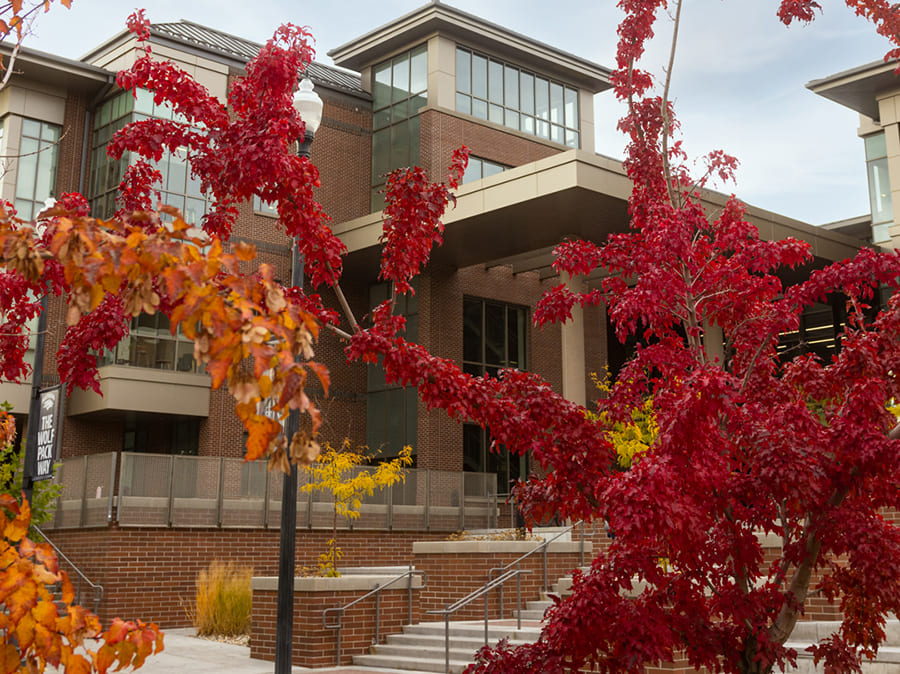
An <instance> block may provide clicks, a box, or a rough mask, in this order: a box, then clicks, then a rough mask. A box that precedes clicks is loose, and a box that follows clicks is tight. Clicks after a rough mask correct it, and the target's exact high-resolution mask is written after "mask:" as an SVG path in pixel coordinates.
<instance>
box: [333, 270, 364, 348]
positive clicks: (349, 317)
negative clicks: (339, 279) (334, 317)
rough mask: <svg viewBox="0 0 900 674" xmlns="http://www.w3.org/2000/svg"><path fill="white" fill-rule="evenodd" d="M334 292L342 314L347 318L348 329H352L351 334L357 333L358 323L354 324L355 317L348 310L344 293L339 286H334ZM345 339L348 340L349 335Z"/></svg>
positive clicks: (350, 310)
mask: <svg viewBox="0 0 900 674" xmlns="http://www.w3.org/2000/svg"><path fill="white" fill-rule="evenodd" d="M334 292H335V293H336V294H337V298H338V302H339V303H340V305H341V310H342V311H343V312H344V315H345V316H346V317H347V321H348V322H349V323H350V327H351V328H352V329H353V332H359V323H357V322H356V316H354V315H353V310H352V309H351V308H350V303H349V302H347V298H346V297H345V296H344V291H343V290H341V284H340V283H335V284H334ZM347 338H348V339H349V338H350V335H347Z"/></svg>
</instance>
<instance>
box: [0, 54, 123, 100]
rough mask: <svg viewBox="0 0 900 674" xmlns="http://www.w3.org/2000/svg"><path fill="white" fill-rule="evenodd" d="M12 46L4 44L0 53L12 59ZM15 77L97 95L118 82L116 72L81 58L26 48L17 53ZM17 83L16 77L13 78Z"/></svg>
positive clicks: (5, 57) (5, 58) (6, 58)
mask: <svg viewBox="0 0 900 674" xmlns="http://www.w3.org/2000/svg"><path fill="white" fill-rule="evenodd" d="M11 54H12V47H11V46H10V45H8V44H0V55H2V56H3V58H4V60H6V61H8V59H9V57H10V55H11ZM13 69H14V73H13V75H14V77H16V78H21V79H26V80H34V81H37V82H43V83H44V84H49V85H51V86H55V87H60V88H62V89H67V90H70V91H77V92H79V93H84V94H88V95H90V94H96V93H98V92H100V91H103V90H104V89H105V88H106V87H108V86H110V85H112V84H114V83H115V77H116V74H115V73H114V72H112V71H109V70H105V69H104V68H98V67H97V66H94V65H90V64H88V63H82V62H81V61H73V60H71V59H67V58H63V57H61V56H56V55H55V54H48V53H46V52H42V51H38V50H36V49H28V48H25V47H23V48H22V49H20V50H19V53H18V54H17V55H16V61H15V64H14V66H13ZM13 82H15V79H13Z"/></svg>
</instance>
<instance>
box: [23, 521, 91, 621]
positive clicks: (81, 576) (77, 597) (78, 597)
mask: <svg viewBox="0 0 900 674" xmlns="http://www.w3.org/2000/svg"><path fill="white" fill-rule="evenodd" d="M31 526H32V528H33V529H34V530H35V531H36V532H38V534H40V535H41V537H42V538H43V539H44V541H45V542H46V543H47V544H48V545H49V546H50V547H51V548H53V550H54V551H55V552H56V556H57V557H60V558H62V560H63V561H64V562H65V563H66V564H68V565H69V566H70V567H71V568H72V569H73V570H74V571H75V573H76V574H77V575H78V579H79V580H78V590H77V593H76V595H75V602H76V603H77V604H81V581H84V582H85V583H87V584H88V585H90V586H91V587H92V588H93V590H94V613H97V610H98V609H99V608H100V601H101V600H102V599H103V586H102V585H100V584H99V583H95V582H93V581H92V580H91V579H90V578H88V577H87V576H86V575H84V573H83V572H82V570H81V569H79V568H78V567H77V566H76V565H75V562H73V561H72V560H71V559H69V558H68V557H66V555H65V553H64V552H63V551H62V550H60V549H59V548H58V547H56V545H55V544H54V543H53V541H51V540H50V539H49V538H48V537H47V534H45V533H44V532H43V531H42V530H41V528H40V527H39V526H37V525H36V524H32V525H31Z"/></svg>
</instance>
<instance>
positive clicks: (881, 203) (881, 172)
mask: <svg viewBox="0 0 900 674" xmlns="http://www.w3.org/2000/svg"><path fill="white" fill-rule="evenodd" d="M868 169H869V171H868V173H869V201H870V205H871V207H872V222H873V223H875V224H879V223H882V222H891V221H893V219H894V209H893V206H892V204H891V182H890V178H889V177H888V160H887V157H882V158H881V159H875V160H873V161H870V162H868Z"/></svg>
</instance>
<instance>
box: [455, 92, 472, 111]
mask: <svg viewBox="0 0 900 674" xmlns="http://www.w3.org/2000/svg"><path fill="white" fill-rule="evenodd" d="M456 111H457V112H461V113H463V114H464V115H471V114H472V97H471V96H466V95H465V94H456Z"/></svg>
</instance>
